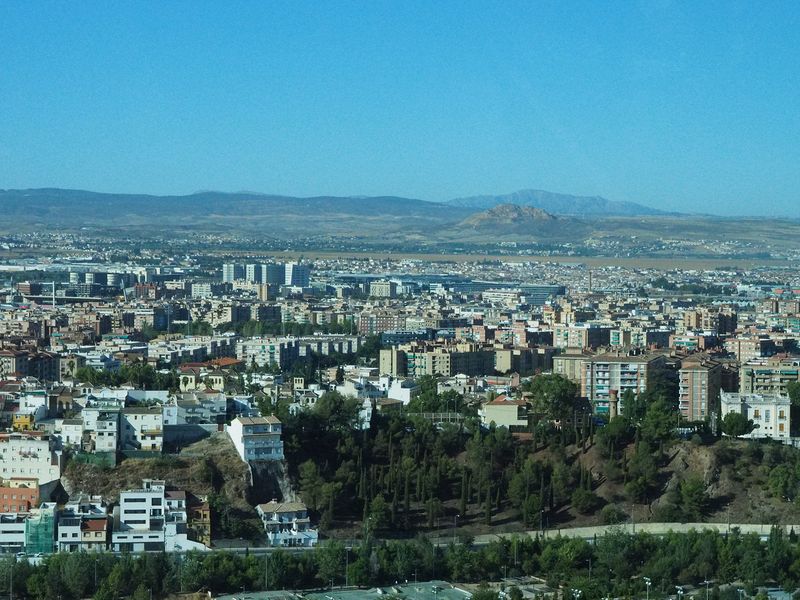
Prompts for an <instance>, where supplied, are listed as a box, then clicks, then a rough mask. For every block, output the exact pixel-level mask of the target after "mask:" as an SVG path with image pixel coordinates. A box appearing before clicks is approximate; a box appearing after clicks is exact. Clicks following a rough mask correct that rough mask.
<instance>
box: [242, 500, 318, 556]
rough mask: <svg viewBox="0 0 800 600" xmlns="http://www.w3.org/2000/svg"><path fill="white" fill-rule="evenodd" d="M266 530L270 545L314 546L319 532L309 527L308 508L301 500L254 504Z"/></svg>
mask: <svg viewBox="0 0 800 600" xmlns="http://www.w3.org/2000/svg"><path fill="white" fill-rule="evenodd" d="M256 512H257V513H258V516H259V518H260V519H261V522H262V523H263V524H264V529H265V530H266V532H267V540H268V541H269V545H270V546H276V547H282V548H289V547H297V546H303V547H310V546H316V545H317V540H318V538H319V533H318V531H317V530H316V529H314V528H312V527H311V520H310V519H309V518H308V510H307V509H306V505H305V504H303V503H302V502H277V501H275V500H273V501H272V502H267V503H266V504H259V505H258V506H256Z"/></svg>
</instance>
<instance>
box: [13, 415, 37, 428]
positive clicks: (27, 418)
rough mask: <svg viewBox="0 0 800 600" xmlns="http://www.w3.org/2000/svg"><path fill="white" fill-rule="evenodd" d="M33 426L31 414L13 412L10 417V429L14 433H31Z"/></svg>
mask: <svg viewBox="0 0 800 600" xmlns="http://www.w3.org/2000/svg"><path fill="white" fill-rule="evenodd" d="M33 425H34V421H33V413H21V412H15V413H14V414H13V416H12V417H11V429H13V430H14V431H31V430H33Z"/></svg>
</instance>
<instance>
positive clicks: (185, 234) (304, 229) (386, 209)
mask: <svg viewBox="0 0 800 600" xmlns="http://www.w3.org/2000/svg"><path fill="white" fill-rule="evenodd" d="M26 231H39V232H42V231H60V232H85V231H89V232H94V233H97V234H107V235H109V236H110V237H113V238H116V239H121V238H125V239H129V240H136V239H147V238H160V239H165V238H166V239H170V238H176V237H180V238H182V239H186V240H190V239H197V240H200V238H199V237H197V236H200V235H203V234H209V235H220V236H225V237H226V238H228V239H233V238H240V239H248V240H259V239H260V240H273V241H274V242H275V243H278V244H279V243H281V241H287V242H289V241H291V240H295V241H296V240H302V242H301V243H302V244H305V245H307V246H308V247H311V246H314V247H317V246H324V247H326V248H337V247H344V246H347V247H353V248H355V247H357V248H366V247H379V246H380V247H392V248H416V249H435V248H437V247H447V248H453V249H458V248H459V247H462V245H463V244H470V245H472V246H480V247H490V246H492V245H496V244H497V243H500V242H502V243H503V244H507V243H509V242H513V243H522V244H528V243H536V244H545V245H549V244H562V243H569V244H570V245H573V244H582V243H584V242H589V243H590V244H591V245H592V247H597V243H598V240H600V241H601V243H603V244H606V247H609V248H621V247H625V248H646V247H652V243H654V244H656V245H660V246H662V247H667V246H669V243H667V242H663V240H686V241H691V242H695V241H697V240H712V243H711V244H710V246H709V247H711V248H713V251H714V252H717V251H718V248H719V242H729V241H732V240H735V241H741V242H745V243H746V244H748V245H750V246H752V247H758V248H766V247H767V244H773V245H777V246H775V247H780V246H781V245H783V246H790V247H800V222H798V221H793V220H787V219H757V218H723V217H717V216H709V215H681V214H677V213H666V212H663V211H659V210H656V209H653V208H650V207H647V206H643V205H640V204H635V203H631V202H616V201H612V200H607V199H605V198H602V197H599V196H597V197H595V196H570V195H566V194H555V193H552V192H544V191H541V190H523V191H520V192H515V193H513V194H507V195H499V196H474V197H471V198H459V199H454V200H451V201H448V202H428V201H425V200H418V199H413V198H401V197H396V196H377V197H360V196H346V197H337V196H316V197H310V198H297V197H291V196H280V195H269V194H258V193H253V192H238V193H225V192H198V193H195V194H189V195H185V196H153V195H145V194H107V193H99V192H90V191H82V190H68V189H59V188H40V189H26V190H0V233H19V232H26ZM603 240H605V241H603ZM198 243H199V242H198ZM270 243H272V242H270ZM670 243H671V242H670ZM609 244H610V245H609ZM664 244H666V246H664ZM615 251H617V250H615ZM646 251H648V252H649V251H651V250H646Z"/></svg>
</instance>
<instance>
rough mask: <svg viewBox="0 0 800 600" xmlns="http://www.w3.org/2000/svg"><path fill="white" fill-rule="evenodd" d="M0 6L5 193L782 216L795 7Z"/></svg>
mask: <svg viewBox="0 0 800 600" xmlns="http://www.w3.org/2000/svg"><path fill="white" fill-rule="evenodd" d="M769 8H770V10H764V8H763V6H762V5H759V4H756V3H752V2H737V3H706V4H703V5H696V4H689V3H680V2H672V1H670V0H664V1H653V2H644V1H642V2H635V3H629V4H619V5H601V4H589V3H581V2H571V3H560V2H559V3H555V2H553V3H548V2H541V3H535V4H529V3H508V4H503V5H497V6H495V5H491V6H487V5H484V4H481V3H473V2H468V3H459V4H458V5H456V4H440V5H429V4H426V3H409V4H403V5H391V4H330V5H319V4H317V3H303V2H298V3H290V4H289V3H287V4H280V3H272V4H252V3H246V2H241V3H236V2H233V3H226V4H225V5H224V6H222V5H214V4H211V3H198V4H192V5H184V4H174V5H169V4H167V5H164V4H161V3H148V2H142V3H137V4H135V5H122V4H116V5H106V4H103V3H99V2H88V3H83V4H80V5H69V6H67V5H63V4H58V3H50V2H36V3H29V4H13V3H12V4H5V5H2V6H0V19H2V21H3V23H4V35H3V36H2V38H0V52H2V53H3V56H4V68H3V70H2V71H0V111H2V114H3V115H4V116H3V118H2V119H0V188H3V189H12V188H15V189H25V188H43V187H58V188H68V189H85V190H90V191H100V192H109V193H132V194H139V193H145V194H152V195H186V194H190V193H193V191H197V190H215V191H216V190H219V191H226V190H253V191H255V192H256V193H263V194H276V195H286V196H303V197H309V196H323V195H333V196H379V195H381V196H399V197H407V198H416V199H421V200H428V201H434V202H441V201H444V200H449V199H452V198H458V197H468V196H478V195H484V194H487V195H502V194H506V193H511V192H513V191H515V190H523V189H539V190H547V191H550V192H554V193H559V194H569V195H576V196H601V197H603V198H607V199H608V200H612V201H627V202H635V203H638V204H642V205H644V206H649V207H653V208H658V209H660V210H666V211H675V212H684V213H708V214H719V215H723V216H733V215H755V216H795V215H796V214H797V208H796V207H797V206H798V204H799V203H798V200H800V198H798V194H797V190H798V189H800V169H798V168H797V166H796V165H797V158H798V156H797V155H798V144H797V140H798V139H800V123H798V120H797V119H796V118H795V112H796V111H795V108H794V107H796V106H797V101H798V100H800V76H798V75H800V55H798V53H797V52H795V51H794V49H795V48H796V46H797V44H796V42H797V41H798V37H800V34H798V31H800V29H798V25H800V7H798V6H797V5H794V4H789V3H785V4H774V5H771V6H770V7H769Z"/></svg>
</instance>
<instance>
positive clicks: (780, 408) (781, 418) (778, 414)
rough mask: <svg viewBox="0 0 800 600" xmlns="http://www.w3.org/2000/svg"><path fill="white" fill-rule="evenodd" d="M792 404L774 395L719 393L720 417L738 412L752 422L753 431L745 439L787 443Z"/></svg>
mask: <svg viewBox="0 0 800 600" xmlns="http://www.w3.org/2000/svg"><path fill="white" fill-rule="evenodd" d="M791 407H792V402H791V400H789V398H788V397H784V396H778V395H775V394H738V393H729V392H722V393H721V409H720V410H721V415H722V417H723V418H724V417H725V415H727V414H728V413H732V412H738V413H741V414H742V415H744V416H745V417H746V418H747V419H748V420H751V421H753V425H754V429H753V431H751V432H750V433H748V434H746V435H744V436H742V437H745V438H751V439H756V438H773V439H778V440H784V441H788V440H789V438H790V430H791Z"/></svg>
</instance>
